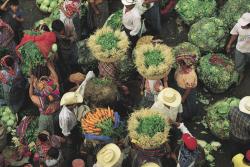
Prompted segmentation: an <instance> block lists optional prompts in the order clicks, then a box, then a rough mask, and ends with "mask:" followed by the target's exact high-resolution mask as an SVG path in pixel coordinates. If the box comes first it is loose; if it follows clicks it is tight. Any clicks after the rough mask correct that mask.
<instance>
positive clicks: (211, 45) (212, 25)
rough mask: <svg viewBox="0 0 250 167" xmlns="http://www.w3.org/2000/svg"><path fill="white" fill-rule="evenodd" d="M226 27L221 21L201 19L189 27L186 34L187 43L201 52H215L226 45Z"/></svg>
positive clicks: (213, 18)
mask: <svg viewBox="0 0 250 167" xmlns="http://www.w3.org/2000/svg"><path fill="white" fill-rule="evenodd" d="M225 30H226V27H225V25H224V23H223V21H222V20H220V19H218V18H215V17H212V18H203V19H202V20H200V21H198V22H197V23H195V24H193V25H192V26H191V29H190V31H189V33H188V40H189V42H191V43H193V44H194V45H196V46H198V47H199V48H200V49H201V50H202V51H215V50H219V49H221V48H223V47H224V46H225V44H226V39H227V38H226V37H227V33H226V31H225Z"/></svg>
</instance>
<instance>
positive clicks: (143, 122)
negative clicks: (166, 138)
mask: <svg viewBox="0 0 250 167" xmlns="http://www.w3.org/2000/svg"><path fill="white" fill-rule="evenodd" d="M164 128H165V122H164V120H163V118H162V117H160V116H159V115H153V116H150V117H144V118H141V119H140V120H139V125H138V127H137V129H136V131H137V132H138V133H139V134H144V135H148V136H149V137H153V136H154V135H155V134H156V133H157V132H163V131H164Z"/></svg>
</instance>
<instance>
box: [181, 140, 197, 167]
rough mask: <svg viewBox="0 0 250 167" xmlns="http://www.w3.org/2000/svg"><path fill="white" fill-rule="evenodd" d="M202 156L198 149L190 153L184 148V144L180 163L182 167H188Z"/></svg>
mask: <svg viewBox="0 0 250 167" xmlns="http://www.w3.org/2000/svg"><path fill="white" fill-rule="evenodd" d="M200 154H201V153H200V151H199V150H198V149H196V150H195V151H189V150H188V149H186V148H185V147H184V144H182V145H181V148H180V151H179V158H178V163H179V165H180V167H188V166H189V165H191V164H192V163H193V162H194V161H196V160H197V159H198V158H199V155H200Z"/></svg>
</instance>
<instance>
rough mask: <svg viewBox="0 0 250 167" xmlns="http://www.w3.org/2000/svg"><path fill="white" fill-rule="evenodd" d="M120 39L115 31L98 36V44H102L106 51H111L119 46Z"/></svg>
mask: <svg viewBox="0 0 250 167" xmlns="http://www.w3.org/2000/svg"><path fill="white" fill-rule="evenodd" d="M118 41H119V39H118V38H117V37H116V36H115V35H114V33H113V32H109V33H107V34H103V35H101V36H100V37H98V38H97V44H99V45H101V47H102V49H103V50H104V51H110V50H112V49H116V48H117V43H118Z"/></svg>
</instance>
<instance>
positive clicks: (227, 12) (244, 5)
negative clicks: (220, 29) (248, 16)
mask: <svg viewBox="0 0 250 167" xmlns="http://www.w3.org/2000/svg"><path fill="white" fill-rule="evenodd" d="M249 11H250V1H249V0H228V1H227V2H226V3H225V5H224V6H223V8H222V9H221V10H220V13H219V18H220V19H222V20H223V22H224V23H225V24H226V26H227V27H228V29H231V28H232V27H233V26H234V24H236V23H237V21H238V19H239V18H240V17H241V15H242V14H244V13H246V12H249Z"/></svg>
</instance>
